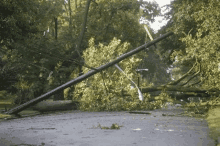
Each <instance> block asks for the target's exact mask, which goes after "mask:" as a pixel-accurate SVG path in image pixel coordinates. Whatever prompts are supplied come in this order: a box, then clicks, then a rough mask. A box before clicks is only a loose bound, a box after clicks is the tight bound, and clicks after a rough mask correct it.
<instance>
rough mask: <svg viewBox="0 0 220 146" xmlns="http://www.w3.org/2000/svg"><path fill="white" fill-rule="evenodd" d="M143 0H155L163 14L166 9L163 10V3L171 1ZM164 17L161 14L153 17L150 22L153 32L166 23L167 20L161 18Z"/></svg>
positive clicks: (150, 0) (149, 0)
mask: <svg viewBox="0 0 220 146" xmlns="http://www.w3.org/2000/svg"><path fill="white" fill-rule="evenodd" d="M144 1H148V2H153V1H155V2H156V3H158V5H159V6H160V8H161V13H162V14H164V13H166V12H167V11H165V8H162V7H163V6H164V5H168V4H170V2H171V1H173V0H144ZM163 19H164V17H162V16H158V17H156V18H155V22H154V23H150V27H151V28H153V29H154V32H155V33H156V32H157V31H158V30H159V29H160V28H161V27H162V26H164V25H166V23H167V21H166V20H163Z"/></svg>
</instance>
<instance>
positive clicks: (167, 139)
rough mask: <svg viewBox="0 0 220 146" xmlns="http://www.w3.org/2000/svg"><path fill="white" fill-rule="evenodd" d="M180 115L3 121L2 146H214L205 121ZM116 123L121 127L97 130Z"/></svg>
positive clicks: (72, 114) (76, 114)
mask: <svg viewBox="0 0 220 146" xmlns="http://www.w3.org/2000/svg"><path fill="white" fill-rule="evenodd" d="M144 113H146V114H144ZM148 113H150V114H148ZM181 113H183V110H182V109H173V108H170V109H163V110H155V111H142V113H129V112H126V111H123V112H81V111H78V110H72V111H62V112H51V113H45V114H42V115H35V116H27V117H24V118H18V119H12V120H4V121H1V122H0V146H214V145H215V144H214V141H213V140H212V139H211V138H210V137H209V129H208V126H207V122H206V121H205V120H203V119H195V118H192V117H186V116H183V115H182V114H181ZM114 123H117V124H118V125H119V126H122V127H120V129H118V130H117V129H101V128H100V127H98V125H99V124H100V125H101V126H107V127H111V125H112V124H114Z"/></svg>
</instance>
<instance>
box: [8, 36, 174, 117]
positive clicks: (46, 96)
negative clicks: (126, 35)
mask: <svg viewBox="0 0 220 146" xmlns="http://www.w3.org/2000/svg"><path fill="white" fill-rule="evenodd" d="M171 35H173V32H169V33H166V34H164V35H162V36H160V37H159V38H157V39H155V40H153V41H151V42H149V43H147V44H144V45H142V46H139V47H137V48H136V49H134V50H132V51H130V52H128V53H125V54H123V55H121V56H119V57H118V58H117V59H116V60H114V61H112V62H109V63H107V64H104V65H101V66H99V67H97V68H95V69H94V70H90V71H89V72H87V73H86V74H84V75H81V76H79V77H77V78H75V79H73V80H71V81H69V82H67V83H65V84H63V85H61V86H59V87H57V88H55V89H53V90H51V91H49V92H47V93H45V94H43V95H41V96H39V97H37V98H35V99H32V100H30V101H28V102H26V103H24V104H22V105H20V106H17V107H15V108H13V109H11V110H9V111H7V112H5V113H6V114H17V113H19V112H21V111H22V110H24V109H26V108H28V107H30V106H32V105H35V104H37V103H38V102H41V101H43V100H45V99H47V98H49V97H50V96H51V95H54V94H56V93H58V92H59V91H62V90H64V89H66V88H67V87H70V86H72V85H74V84H77V83H79V82H81V81H83V80H85V79H87V78H88V77H90V76H92V75H94V74H96V73H98V72H100V71H102V70H104V69H107V68H109V67H111V66H113V65H115V64H116V63H119V62H120V61H122V60H124V59H126V58H128V57H130V56H132V55H134V54H136V53H138V52H140V51H142V50H144V49H145V48H148V47H150V46H152V45H154V44H155V43H157V42H159V41H161V40H163V39H165V38H166V37H168V36H171Z"/></svg>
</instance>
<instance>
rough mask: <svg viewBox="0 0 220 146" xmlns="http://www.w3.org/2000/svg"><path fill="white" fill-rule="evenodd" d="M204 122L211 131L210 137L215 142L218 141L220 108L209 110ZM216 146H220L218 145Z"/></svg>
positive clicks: (219, 137) (219, 135) (219, 136)
mask: <svg viewBox="0 0 220 146" xmlns="http://www.w3.org/2000/svg"><path fill="white" fill-rule="evenodd" d="M206 120H207V122H208V126H209V129H210V130H211V133H210V134H211V135H210V136H211V137H212V138H213V139H214V140H216V141H217V140H218V139H220V106H218V107H215V108H213V109H210V110H209V111H208V116H207V118H206ZM217 146H220V143H218V145H217Z"/></svg>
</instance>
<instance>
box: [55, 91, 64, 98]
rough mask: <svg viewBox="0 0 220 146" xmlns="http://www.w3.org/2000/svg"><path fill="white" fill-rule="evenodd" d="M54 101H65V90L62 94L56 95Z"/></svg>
mask: <svg viewBox="0 0 220 146" xmlns="http://www.w3.org/2000/svg"><path fill="white" fill-rule="evenodd" d="M53 100H54V101H56V100H64V93H63V90H61V91H60V92H58V93H56V94H54V98H53Z"/></svg>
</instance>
